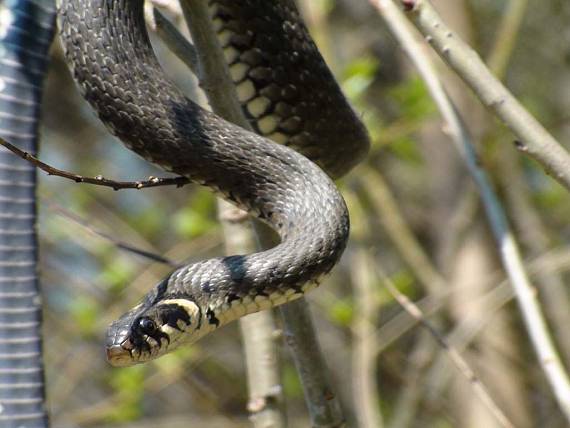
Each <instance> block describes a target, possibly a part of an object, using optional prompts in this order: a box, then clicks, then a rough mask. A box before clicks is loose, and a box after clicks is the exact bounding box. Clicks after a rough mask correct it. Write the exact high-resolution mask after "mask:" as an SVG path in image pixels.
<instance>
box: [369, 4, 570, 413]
mask: <svg viewBox="0 0 570 428" xmlns="http://www.w3.org/2000/svg"><path fill="white" fill-rule="evenodd" d="M371 1H372V3H373V5H374V6H376V7H377V8H378V10H379V11H380V12H381V13H382V14H383V16H384V18H385V19H386V22H387V23H388V25H389V26H390V28H391V30H392V32H393V33H394V35H395V36H396V37H397V38H398V40H399V41H400V43H401V45H402V47H403V48H404V50H405V51H406V52H407V54H408V55H409V56H410V58H411V59H412V61H413V62H414V64H415V65H416V67H417V69H418V71H419V73H420V74H421V76H422V78H423V79H424V80H425V82H426V85H427V87H428V90H429V91H430V93H431V95H432V98H433V99H434V101H435V102H436V104H437V106H438V108H439V109H440V111H441V114H442V116H443V117H444V119H445V121H446V124H447V128H448V129H447V132H448V134H449V136H450V137H451V139H452V141H453V142H454V143H455V144H456V146H457V148H458V150H459V152H460V153H461V155H462V158H463V160H464V161H465V163H466V165H467V168H468V170H469V173H470V174H471V176H472V177H473V180H474V181H475V183H476V184H477V187H478V189H479V193H480V195H481V199H482V201H483V205H484V207H485V211H486V214H487V218H488V219H489V223H490V225H491V229H492V231H493V234H494V237H495V240H496V241H497V246H498V249H499V252H500V255H501V259H502V263H503V267H504V269H505V271H506V272H507V275H508V276H509V278H510V280H511V283H512V286H513V288H514V291H515V294H516V296H517V300H518V303H519V307H520V310H521V312H522V315H523V318H524V321H525V324H526V327H527V330H528V333H529V336H530V339H531V342H532V345H533V347H534V350H535V352H536V353H537V356H538V359H539V362H540V364H541V366H542V369H543V371H544V373H545V375H546V378H547V380H548V382H549V383H550V386H551V388H552V390H553V392H554V395H555V397H556V399H557V401H558V404H559V405H560V407H561V409H562V411H563V412H564V414H565V415H566V418H567V419H568V420H570V382H569V380H568V375H567V374H566V372H565V371H564V368H563V366H562V364H561V362H560V358H559V356H558V354H557V352H556V349H555V347H554V345H553V343H552V340H551V338H550V333H549V332H548V329H547V326H546V322H545V320H544V316H543V314H542V311H541V308H540V305H539V304H538V301H537V298H536V292H535V290H534V288H533V286H532V285H531V283H530V281H529V279H528V276H527V273H526V270H525V268H524V263H523V261H522V259H521V256H520V253H519V249H518V246H517V243H516V241H515V239H514V236H513V234H512V232H511V230H510V227H509V224H508V221H507V218H506V216H505V213H504V210H503V207H502V205H501V203H500V201H499V199H498V197H497V196H496V194H495V192H494V190H493V188H492V186H491V184H490V182H489V179H488V177H487V174H486V173H485V171H484V170H483V169H482V168H481V166H480V164H479V161H478V158H477V155H476V153H475V150H474V148H473V144H472V142H471V137H470V135H469V133H468V131H467V129H466V128H465V126H464V125H463V122H462V120H461V118H460V116H459V114H458V112H457V110H456V108H455V106H454V105H453V103H452V101H451V100H450V99H449V97H448V96H447V94H446V92H445V89H444V88H443V86H442V84H441V82H440V81H439V78H438V76H437V73H436V71H435V68H434V67H433V65H432V64H431V61H430V59H429V58H428V57H427V55H426V54H425V53H424V51H423V48H422V46H421V45H420V44H419V42H418V41H417V40H416V39H415V37H414V35H413V33H412V31H411V28H410V25H409V23H408V22H407V20H406V19H405V18H404V16H403V14H402V12H401V11H400V10H399V9H398V8H397V7H396V6H395V4H394V3H393V1H392V0H371ZM407 4H408V5H410V4H413V5H414V7H413V9H414V10H416V9H418V11H417V13H415V14H414V16H415V17H416V19H415V22H416V24H417V25H418V26H420V22H422V25H425V24H426V22H427V21H429V22H431V24H432V26H433V25H435V24H437V25H438V28H437V29H436V31H434V34H437V37H440V36H441V34H440V33H439V31H440V30H441V28H440V27H445V25H444V24H443V22H441V19H440V18H439V16H437V15H436V13H435V11H434V10H433V8H432V7H431V5H430V4H429V3H428V2H424V1H422V0H418V1H417V2H416V1H411V0H410V1H408V2H407ZM422 11H427V12H426V13H423V12H422ZM446 34H447V33H446ZM449 34H451V36H446V38H449V39H452V40H454V41H453V42H452V45H453V46H454V49H453V52H454V54H453V55H451V57H459V56H461V55H462V54H461V53H460V52H458V51H457V50H461V49H464V50H465V49H468V48H467V47H466V46H462V45H460V44H458V42H457V36H455V35H453V33H449ZM434 37H435V36H434ZM440 41H441V40H440ZM438 43H439V42H438ZM450 43H451V42H450ZM461 43H462V42H461ZM483 67H484V66H483ZM485 70H486V69H485ZM485 72H486V73H488V71H485ZM499 85H500V84H499ZM504 91H506V90H504ZM499 93H500V92H499ZM509 96H510V95H509ZM511 98H512V97H511ZM513 100H514V99H513ZM510 104H512V103H510ZM569 166H570V164H569ZM567 172H568V173H570V168H568V171H567Z"/></svg>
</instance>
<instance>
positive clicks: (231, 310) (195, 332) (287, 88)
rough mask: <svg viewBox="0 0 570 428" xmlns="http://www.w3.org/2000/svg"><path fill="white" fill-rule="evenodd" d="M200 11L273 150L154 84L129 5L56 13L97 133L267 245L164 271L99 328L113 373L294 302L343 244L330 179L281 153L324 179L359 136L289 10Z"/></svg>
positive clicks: (157, 71) (286, 6)
mask: <svg viewBox="0 0 570 428" xmlns="http://www.w3.org/2000/svg"><path fill="white" fill-rule="evenodd" d="M210 5H211V8H212V17H213V19H214V24H215V25H216V26H217V29H218V31H219V35H220V40H221V42H222V45H223V46H224V47H225V52H226V57H227V59H228V64H229V67H230V71H231V73H232V76H233V78H234V80H235V81H236V84H237V85H238V86H237V89H238V95H239V98H240V101H241V102H242V105H243V108H244V112H245V113H246V115H247V116H248V118H249V119H250V120H251V121H252V123H253V125H254V126H255V127H256V129H257V130H258V131H259V132H260V133H261V134H264V135H267V136H269V137H272V138H275V139H276V140H279V141H280V142H282V143H283V144H284V145H278V144H275V143H274V142H272V141H270V140H268V139H267V138H264V137H263V136H260V135H257V134H254V133H251V132H248V131H245V130H243V129H242V128H240V127H238V126H235V125H233V124H231V123H229V122H227V121H225V120H223V119H221V118H220V117H218V116H216V115H215V114H213V113H211V112H209V111H207V110H204V109H202V108H201V107H199V106H198V105H197V104H195V103H194V102H192V101H191V100H189V99H188V98H186V97H185V96H184V95H183V94H182V93H181V92H180V91H179V90H178V89H177V88H176V87H175V86H174V85H173V83H172V82H170V81H169V80H168V79H167V78H166V77H165V76H164V74H163V72H162V70H161V68H160V65H159V64H158V61H157V60H156V58H155V56H154V54H153V51H152V48H151V46H150V42H149V38H148V34H147V31H146V28H145V23H144V18H143V1H142V0H63V1H62V3H61V5H60V14H59V25H60V31H61V40H62V44H63V47H64V50H65V55H66V59H67V61H68V63H69V65H70V68H71V69H72V72H73V75H74V78H75V80H76V81H77V82H78V85H79V87H80V89H81V92H82V94H83V96H84V98H85V99H86V100H87V101H88V102H89V103H90V104H91V106H92V107H93V108H94V109H95V111H96V112H97V113H98V115H99V117H100V119H101V120H102V121H103V122H104V123H105V124H106V125H107V127H108V128H109V129H110V130H111V131H112V132H113V133H114V134H115V135H116V136H117V137H118V138H119V139H120V140H121V141H122V142H123V143H124V144H125V145H126V146H127V147H128V148H130V149H131V150H133V151H135V152H136V153H138V154H139V155H141V156H142V157H144V158H145V159H147V160H149V161H151V162H154V163H156V164H158V165H160V166H162V167H163V168H164V169H165V170H167V171H171V172H174V173H177V174H180V175H183V176H186V177H188V178H189V179H190V180H192V181H193V182H196V183H199V184H202V185H205V186H208V187H210V188H211V189H212V190H214V191H215V192H216V193H218V194H220V195H222V196H223V197H224V198H226V199H227V200H229V201H231V202H233V203H235V204H236V205H238V206H239V207H241V208H243V209H245V210H247V211H249V212H250V213H252V214H254V215H256V216H257V217H259V218H260V219H262V220H263V221H265V222H266V223H268V224H269V225H270V226H271V227H273V228H274V229H275V230H276V231H277V232H278V234H279V236H280V238H281V243H280V244H279V245H277V246H276V247H274V248H272V249H269V250H266V251H263V252H259V253H254V254H249V255H236V256H231V257H220V258H214V259H210V260H206V261H202V262H198V263H194V264H191V265H188V266H185V267H182V268H180V269H178V270H176V271H174V272H172V273H171V274H170V275H169V276H168V277H167V278H166V279H164V280H163V281H162V282H161V283H160V284H158V285H157V286H156V287H154V288H153V289H152V290H151V291H150V292H149V293H148V294H147V296H146V297H145V298H144V300H143V301H142V302H141V303H140V304H139V305H137V306H136V307H135V308H133V309H131V310H130V311H129V312H127V313H126V314H125V315H123V316H122V317H121V318H120V319H119V320H117V321H116V322H114V323H113V324H112V325H111V326H110V327H109V330H108V334H107V355H108V359H109V361H110V362H111V364H114V365H119V366H122V365H131V364H133V363H137V362H143V361H146V360H149V359H152V358H156V357H158V356H160V355H163V354H164V353H166V352H169V351H170V350H172V349H175V348H176V347H177V346H179V345H180V344H181V343H190V342H194V341H196V340H198V339H199V338H201V337H203V336H204V335H205V334H207V333H209V332H211V331H213V330H215V329H216V328H218V327H220V326H221V325H223V324H226V323H228V322H230V321H232V320H234V319H237V318H239V317H241V316H243V315H245V314H248V313H251V312H256V311H259V310H263V309H266V308H269V307H272V306H275V305H279V304H283V303H286V302H288V301H290V300H293V299H295V298H298V297H300V296H302V295H303V294H304V293H305V292H307V291H308V290H310V289H311V288H313V287H315V286H317V285H318V283H319V281H320V278H321V277H322V276H323V275H325V274H327V273H328V272H329V271H330V270H331V269H332V267H333V266H334V265H335V264H336V263H337V261H338V260H339V258H340V256H341V254H342V252H343V250H344V248H345V246H346V242H347V239H348V233H349V219H348V213H347V209H346V206H345V203H344V201H343V199H342V196H341V195H340V194H339V192H338V190H337V188H336V187H335V185H334V183H333V182H332V181H331V178H330V177H329V176H328V175H327V174H326V173H325V172H323V170H321V168H319V167H318V166H317V165H316V164H315V163H313V162H311V161H310V160H309V159H307V158H306V157H305V156H303V155H301V154H299V153H297V152H296V151H294V150H292V149H290V148H288V147H286V145H290V146H292V147H294V148H296V149H297V150H299V151H300V152H302V153H304V154H306V155H307V156H309V157H311V159H312V160H313V161H315V162H317V163H318V164H320V165H321V166H322V167H323V168H325V169H326V171H327V172H328V173H329V174H330V175H331V176H332V177H336V176H339V175H341V174H342V173H344V172H346V171H347V170H348V169H349V168H350V167H352V166H353V165H354V164H355V163H356V162H357V161H358V160H359V158H360V157H361V156H362V155H363V154H364V153H365V152H366V149H367V146H368V140H367V136H366V132H365V130H364V128H363V127H362V125H361V123H360V122H359V121H358V119H357V118H356V116H355V115H354V113H353V111H352V110H351V108H350V107H349V106H348V104H347V103H346V101H345V99H344V97H343V96H342V94H341V92H340V90H339V88H338V86H337V85H336V83H335V82H334V80H333V79H332V76H331V75H330V72H329V70H328V68H327V67H326V65H325V64H324V62H323V60H322V58H321V57H320V54H319V53H318V51H317V49H316V47H315V45H314V43H313V42H312V40H311V39H310V36H309V35H308V32H307V30H306V28H305V27H304V25H303V23H302V22H301V21H300V18H299V15H298V12H297V9H296V8H295V4H294V2H292V1H290V0H283V1H275V2H273V1H272V2H267V1H263V0H249V1H240V2H235V1H231V0H228V1H223V0H219V1H210ZM301 66H302V67H305V66H311V67H313V68H312V69H311V70H310V71H305V69H304V68H301ZM333 103H334V104H333ZM323 140H329V141H328V143H329V145H328V146H327V147H323V146H322V145H320V144H319V142H322V141H323ZM331 147H336V149H332V148H331Z"/></svg>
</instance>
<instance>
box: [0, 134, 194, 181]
mask: <svg viewBox="0 0 570 428" xmlns="http://www.w3.org/2000/svg"><path fill="white" fill-rule="evenodd" d="M0 146H4V147H6V148H7V149H8V150H10V151H11V152H12V153H14V154H15V155H16V156H18V157H20V158H22V159H24V160H25V161H27V162H29V163H30V164H32V165H34V166H35V167H36V168H39V169H41V170H42V171H44V172H46V173H47V174H48V175H55V176H57V177H62V178H66V179H68V180H72V181H75V182H76V183H87V184H94V185H96V186H103V187H110V188H112V189H113V190H122V189H145V188H147V187H158V186H176V187H182V186H184V185H185V184H188V183H190V180H188V179H187V178H186V177H165V178H161V177H152V176H151V177H149V178H148V179H147V180H138V181H117V180H110V179H108V178H105V177H103V176H102V175H97V176H95V177H86V176H84V175H79V174H75V173H73V172H68V171H64V170H62V169H58V168H55V167H53V166H51V165H48V164H47V163H45V162H42V161H41V160H39V159H38V158H37V157H35V156H33V155H31V154H30V153H28V152H26V151H24V150H20V149H19V148H18V147H16V146H14V145H13V144H11V143H9V142H8V141H6V140H4V139H3V138H0Z"/></svg>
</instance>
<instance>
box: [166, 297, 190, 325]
mask: <svg viewBox="0 0 570 428" xmlns="http://www.w3.org/2000/svg"><path fill="white" fill-rule="evenodd" d="M160 318H161V321H162V323H163V324H167V325H169V326H170V327H172V328H175V329H176V330H179V331H183V329H181V328H180V327H179V326H178V321H180V320H182V321H184V322H185V323H186V325H191V324H192V319H191V317H190V315H189V314H188V311H187V310H186V309H185V308H184V307H182V306H180V305H177V304H174V303H171V304H168V303H167V304H163V305H160Z"/></svg>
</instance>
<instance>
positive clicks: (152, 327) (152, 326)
mask: <svg viewBox="0 0 570 428" xmlns="http://www.w3.org/2000/svg"><path fill="white" fill-rule="evenodd" d="M138 328H139V329H140V331H141V332H142V333H144V334H147V335H149V336H150V335H152V334H154V333H156V330H157V329H158V327H157V326H156V323H155V322H154V321H153V320H151V319H150V318H146V317H145V318H141V319H140V320H139V322H138Z"/></svg>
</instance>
